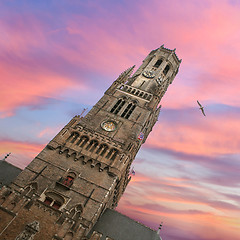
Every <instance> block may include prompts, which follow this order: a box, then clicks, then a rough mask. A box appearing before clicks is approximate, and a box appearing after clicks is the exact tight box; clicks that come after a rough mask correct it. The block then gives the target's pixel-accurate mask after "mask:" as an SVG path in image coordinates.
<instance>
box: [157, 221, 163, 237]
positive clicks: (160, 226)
mask: <svg viewBox="0 0 240 240" xmlns="http://www.w3.org/2000/svg"><path fill="white" fill-rule="evenodd" d="M162 225H163V222H161V224H160V225H159V228H158V230H157V234H159V233H160V230H161V229H162Z"/></svg>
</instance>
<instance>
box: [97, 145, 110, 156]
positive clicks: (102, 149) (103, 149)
mask: <svg viewBox="0 0 240 240" xmlns="http://www.w3.org/2000/svg"><path fill="white" fill-rule="evenodd" d="M108 149H109V147H108V145H107V144H106V143H102V144H100V146H99V148H98V150H97V151H96V154H99V155H100V156H102V157H103V156H104V155H105V153H106V152H107V150H108Z"/></svg>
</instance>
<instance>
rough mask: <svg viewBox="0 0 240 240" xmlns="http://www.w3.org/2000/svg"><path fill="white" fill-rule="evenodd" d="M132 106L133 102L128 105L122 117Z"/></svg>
mask: <svg viewBox="0 0 240 240" xmlns="http://www.w3.org/2000/svg"><path fill="white" fill-rule="evenodd" d="M131 107H132V103H129V104H128V106H127V107H126V108H125V110H124V112H123V113H122V115H121V117H125V116H126V114H127V112H128V111H129V109H130V108H131Z"/></svg>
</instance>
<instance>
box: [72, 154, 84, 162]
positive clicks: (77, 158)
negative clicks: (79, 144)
mask: <svg viewBox="0 0 240 240" xmlns="http://www.w3.org/2000/svg"><path fill="white" fill-rule="evenodd" d="M84 159H85V157H84V156H83V155H81V156H78V157H77V156H76V157H75V159H74V161H75V162H77V161H82V162H83V161H84Z"/></svg>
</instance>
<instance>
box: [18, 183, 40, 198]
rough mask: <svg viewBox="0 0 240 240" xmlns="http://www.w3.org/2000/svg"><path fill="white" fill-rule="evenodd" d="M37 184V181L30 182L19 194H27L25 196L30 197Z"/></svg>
mask: <svg viewBox="0 0 240 240" xmlns="http://www.w3.org/2000/svg"><path fill="white" fill-rule="evenodd" d="M37 188H38V186H37V183H36V182H34V183H31V184H29V185H28V186H26V187H25V189H24V191H23V192H22V194H21V195H24V196H27V197H32V195H33V194H34V193H35V192H36V190H37Z"/></svg>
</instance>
